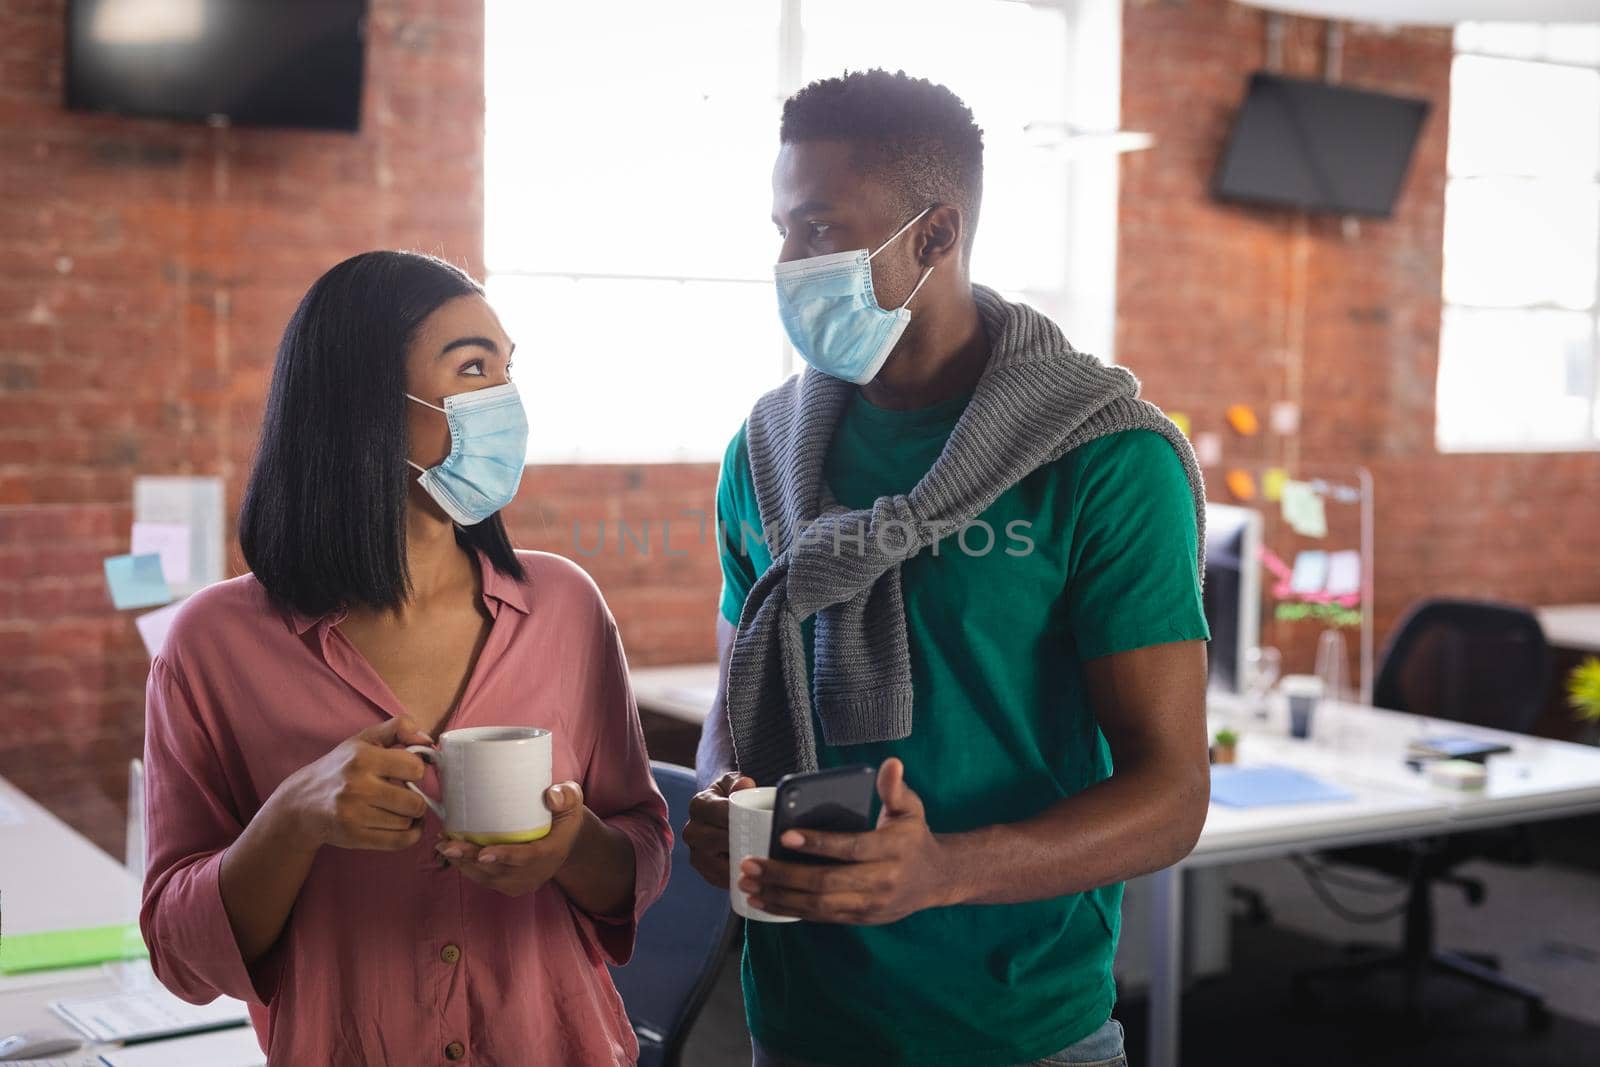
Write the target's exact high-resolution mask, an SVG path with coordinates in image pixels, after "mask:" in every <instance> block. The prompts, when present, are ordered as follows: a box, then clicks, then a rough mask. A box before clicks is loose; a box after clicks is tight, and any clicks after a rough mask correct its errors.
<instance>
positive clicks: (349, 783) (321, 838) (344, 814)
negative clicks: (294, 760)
mask: <svg viewBox="0 0 1600 1067" xmlns="http://www.w3.org/2000/svg"><path fill="white" fill-rule="evenodd" d="M432 741H433V739H432V738H431V737H429V736H428V735H427V734H425V733H423V732H422V731H421V730H418V729H417V728H416V725H415V724H414V723H413V722H412V721H411V719H409V718H406V717H401V718H397V719H389V720H387V721H386V722H383V723H380V724H378V725H377V726H369V727H368V728H367V729H365V730H362V731H361V732H360V733H358V734H356V735H355V736H354V737H351V738H349V739H348V740H346V741H344V742H342V743H341V744H340V745H339V746H338V747H337V748H335V749H333V750H332V751H331V752H329V753H328V754H327V755H326V756H323V757H322V758H321V759H318V760H316V761H315V762H312V763H308V764H306V765H305V766H304V767H302V768H300V769H299V770H298V771H296V772H295V773H294V774H291V775H290V776H289V777H288V778H286V779H284V782H283V785H281V786H279V787H278V789H277V791H276V792H274V793H273V795H272V799H271V801H270V802H269V803H271V804H273V805H274V806H276V807H277V808H278V810H279V812H280V814H281V815H282V817H283V818H284V819H285V822H286V824H287V826H288V828H289V832H290V833H291V834H293V835H294V837H295V839H296V841H297V842H299V843H301V844H304V845H306V846H309V847H312V848H316V847H319V846H321V845H332V846H334V847H335V848H366V849H376V850H379V851H384V852H397V851H399V850H401V849H406V848H410V847H411V846H412V845H415V844H416V843H417V842H418V841H419V840H420V839H421V838H422V816H423V815H424V814H425V813H426V812H427V810H428V806H427V802H426V801H425V800H423V799H422V797H420V796H419V795H417V794H416V793H414V792H412V791H411V790H409V789H407V788H406V787H405V785H404V784H403V783H406V782H416V781H420V780H421V779H422V776H423V774H424V773H425V772H426V769H427V768H426V766H425V765H424V763H423V761H422V758H421V757H420V756H417V755H416V754H415V753H412V752H407V751H406V750H405V749H403V748H396V747H394V746H395V745H404V744H431V743H432Z"/></svg>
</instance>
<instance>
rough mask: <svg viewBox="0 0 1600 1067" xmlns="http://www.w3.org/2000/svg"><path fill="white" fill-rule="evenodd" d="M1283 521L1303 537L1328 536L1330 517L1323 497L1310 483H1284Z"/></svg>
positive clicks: (1292, 481) (1291, 481)
mask: <svg viewBox="0 0 1600 1067" xmlns="http://www.w3.org/2000/svg"><path fill="white" fill-rule="evenodd" d="M1281 504H1282V506H1283V521H1284V522H1287V523H1288V524H1289V526H1290V527H1291V528H1292V529H1293V530H1294V532H1295V533H1297V534H1300V535H1301V536H1303V537H1326V536H1328V516H1327V513H1326V512H1325V511H1324V510H1323V506H1322V496H1321V494H1319V493H1318V492H1317V491H1316V489H1314V488H1312V486H1311V484H1310V483H1309V482H1297V481H1294V480H1293V479H1290V480H1289V481H1286V482H1284V483H1283V497H1282V500H1281Z"/></svg>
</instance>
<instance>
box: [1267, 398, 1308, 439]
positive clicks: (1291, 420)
mask: <svg viewBox="0 0 1600 1067" xmlns="http://www.w3.org/2000/svg"><path fill="white" fill-rule="evenodd" d="M1267 421H1268V423H1269V425H1271V427H1272V432H1273V433H1281V434H1285V435H1287V434H1292V433H1295V432H1296V431H1298V430H1299V429H1300V405H1299V404H1296V403H1295V402H1294V401H1292V400H1282V401H1279V402H1278V403H1276V404H1274V405H1272V410H1271V411H1270V412H1269V413H1268V414H1267Z"/></svg>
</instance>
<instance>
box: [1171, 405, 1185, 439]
mask: <svg viewBox="0 0 1600 1067" xmlns="http://www.w3.org/2000/svg"><path fill="white" fill-rule="evenodd" d="M1167 418H1169V419H1171V420H1172V424H1173V425H1174V426H1176V427H1177V428H1178V432H1179V433H1181V434H1183V436H1185V437H1188V436H1189V416H1187V415H1185V414H1183V413H1182V412H1180V411H1169V412H1167Z"/></svg>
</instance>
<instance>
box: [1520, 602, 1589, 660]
mask: <svg viewBox="0 0 1600 1067" xmlns="http://www.w3.org/2000/svg"><path fill="white" fill-rule="evenodd" d="M1533 613H1534V614H1535V615H1537V616H1538V617H1539V625H1540V626H1541V627H1543V628H1544V639H1545V640H1546V641H1548V642H1550V643H1551V644H1552V645H1555V646H1556V647H1557V648H1572V649H1577V650H1578V651H1579V652H1600V604H1557V605H1552V606H1551V607H1547V608H1534V609H1533Z"/></svg>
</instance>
